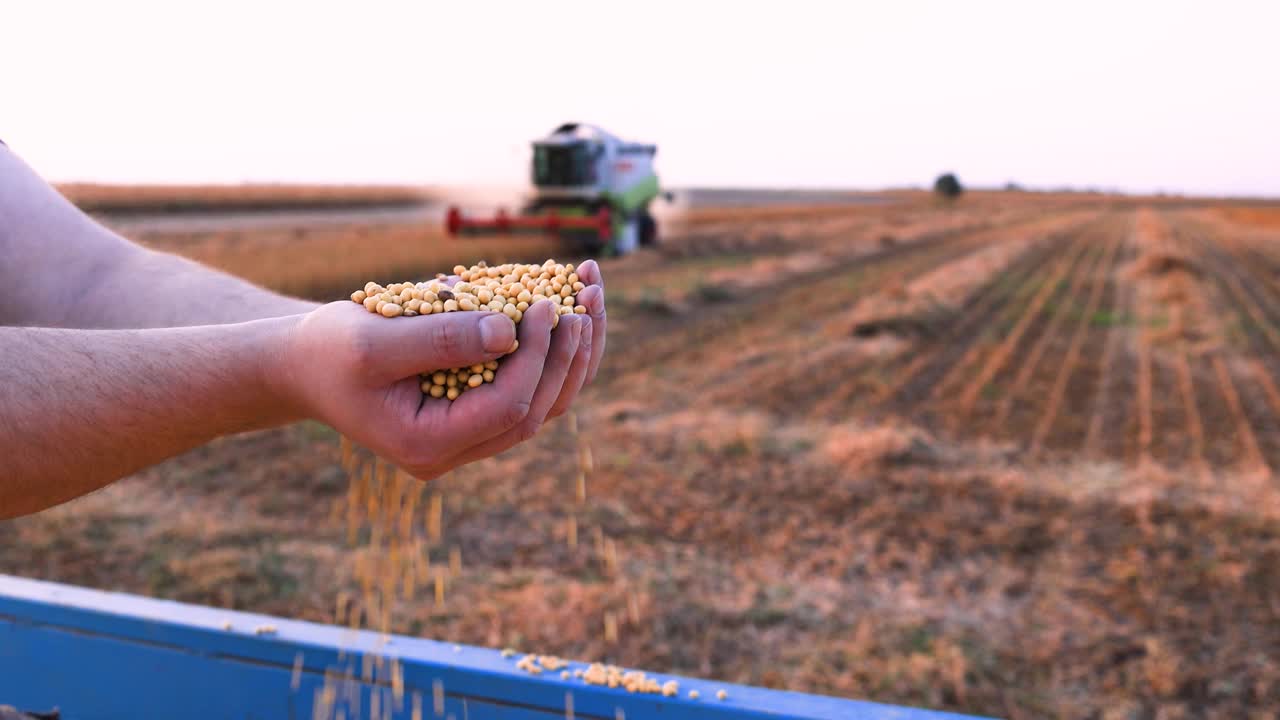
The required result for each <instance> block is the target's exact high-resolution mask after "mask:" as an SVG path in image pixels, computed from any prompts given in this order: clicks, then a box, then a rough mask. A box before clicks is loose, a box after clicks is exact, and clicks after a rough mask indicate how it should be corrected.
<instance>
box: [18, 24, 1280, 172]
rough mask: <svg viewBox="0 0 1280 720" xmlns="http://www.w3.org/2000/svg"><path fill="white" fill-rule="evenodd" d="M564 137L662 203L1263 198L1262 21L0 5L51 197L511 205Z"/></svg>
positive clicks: (1273, 168)
mask: <svg viewBox="0 0 1280 720" xmlns="http://www.w3.org/2000/svg"><path fill="white" fill-rule="evenodd" d="M568 120H576V121H583V122H594V123H597V124H600V125H602V126H604V127H605V128H606V129H609V130H611V131H613V132H615V133H616V134H619V135H622V136H623V137H626V138H629V139H634V140H641V141H646V142H654V143H657V145H658V147H659V152H658V156H657V163H658V168H659V172H660V174H661V176H662V178H663V180H664V182H666V183H668V184H671V185H674V186H689V185H721V186H723V185H731V186H764V187H780V186H781V187H854V188H875V187H884V186H900V185H906V184H915V185H923V184H928V183H929V182H931V181H932V179H933V177H934V176H935V175H937V174H938V173H939V172H942V171H945V170H954V171H956V172H957V173H958V174H959V175H960V177H961V179H962V180H964V181H965V182H966V183H968V184H974V185H982V184H1003V183H1004V182H1005V181H1007V180H1015V181H1018V182H1020V183H1022V184H1025V185H1029V186H1041V187H1045V186H1061V185H1073V186H1077V187H1081V186H1097V187H1106V188H1120V189H1125V190H1130V191H1151V190H1158V189H1162V190H1168V191H1181V192H1188V193H1207V194H1268V195H1280V3H1276V2H1266V1H1262V0H1260V1H1258V2H1251V3H1246V2H1212V3H1208V2H1205V3H1192V2H1136V1H1134V2H1124V1H1120V0H1114V1H1111V2H1082V1H1074V2H1070V3H1060V4H1057V6H1056V7H1051V6H1050V4H1049V3H1044V2H1027V1H1025V0H1024V1H1021V2H980V1H965V2H910V1H894V2H877V3H839V2H829V3H818V2H802V1H799V0H792V1H790V2H785V3H781V2H780V3H769V4H763V3H762V4H758V5H757V4H752V3H747V2H697V1H696V0H683V2H660V1H659V2H655V1H653V0H647V1H646V2H642V3H636V2H627V3H605V2H583V3H568V2H566V3H553V2H510V3H497V2H489V3H481V2H465V1H458V0H454V1H452V2H356V1H355V0H350V1H348V2H336V3H325V2H316V1H314V0H313V1H311V2H296V3H295V2H281V1H277V0H259V1H257V2H237V1H233V0H219V1H214V2H205V3H199V4H197V3H191V2H176V1H173V0H169V1H167V2H128V1H119V0H112V1H111V2H82V3H70V2H60V1H57V0H49V1H45V0H40V1H32V2H4V1H3V0H0V138H3V139H4V140H5V141H6V142H7V143H8V144H9V145H10V146H11V147H12V148H13V149H15V150H16V151H17V152H18V153H19V154H20V155H22V156H23V157H24V158H26V160H27V161H28V162H30V163H31V164H32V165H34V166H35V167H36V169H37V170H38V171H40V172H41V173H43V174H44V175H45V176H46V177H48V178H49V179H52V180H59V181H70V180H93V181H118V182H242V181H283V182H290V181H304V182H361V183H364V182H396V183H428V184H469V185H474V184H506V185H519V184H521V183H523V182H524V181H525V178H526V177H527V172H528V171H527V167H526V163H527V156H528V142H529V141H530V140H532V139H533V138H535V137H537V136H539V135H542V134H545V133H546V132H548V131H549V130H550V129H551V128H553V127H554V126H556V125H558V124H559V123H561V122H564V121H568Z"/></svg>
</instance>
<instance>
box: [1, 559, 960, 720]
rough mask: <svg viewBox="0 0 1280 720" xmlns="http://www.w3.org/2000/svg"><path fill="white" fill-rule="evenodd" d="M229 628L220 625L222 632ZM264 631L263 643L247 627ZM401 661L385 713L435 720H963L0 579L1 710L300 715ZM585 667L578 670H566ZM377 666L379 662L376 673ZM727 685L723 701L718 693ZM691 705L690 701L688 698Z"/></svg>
mask: <svg viewBox="0 0 1280 720" xmlns="http://www.w3.org/2000/svg"><path fill="white" fill-rule="evenodd" d="M224 623H230V624H231V629H230V630H226V629H224ZM262 625H271V626H274V628H275V632H274V633H272V634H269V635H258V634H255V633H254V630H255V628H258V627H259V626H262ZM299 653H301V655H302V670H301V672H300V674H299V685H298V688H297V690H294V689H292V688H291V683H292V680H293V674H294V673H293V668H294V662H295V658H296V657H297V656H298V654H299ZM365 653H369V654H370V655H377V656H381V657H386V658H391V657H395V658H398V662H399V664H400V666H401V667H402V669H403V683H404V697H403V699H402V702H401V704H400V706H399V707H398V708H397V709H396V711H395V712H394V713H392V714H389V715H385V716H387V717H395V718H410V717H411V711H412V698H413V696H414V695H415V694H417V695H418V696H419V697H420V698H421V699H422V707H423V717H424V718H435V717H442V716H437V715H436V714H435V713H434V707H433V706H434V693H435V691H434V688H435V687H436V686H437V685H439V686H440V687H441V688H442V690H443V696H444V699H445V710H444V716H447V715H448V714H450V713H452V714H454V716H455V720H472V718H476V719H477V720H481V719H483V718H513V719H515V720H546V719H547V718H564V717H565V707H566V694H571V695H572V698H573V705H574V711H575V717H576V718H591V719H593V720H596V719H598V720H615V718H616V717H617V713H618V711H621V712H622V713H623V714H624V715H625V717H626V718H628V720H644V719H646V718H662V719H663V720H687V719H692V718H723V719H725V720H727V719H729V718H734V719H738V718H744V719H747V718H758V719H764V718H798V719H800V718H803V719H808V720H826V719H834V718H840V719H841V720H946V719H948V718H950V719H953V720H954V719H959V718H961V717H962V716H959V715H953V714H949V713H937V712H930V711H925V710H916V709H911V708H903V707H895V706H890V705H881V704H876V703H867V702H860V701H854V700H843V699H839V698H831V697H823V696H817V695H806V694H802V693H791V692H782V691H776V690H766V689H763V688H754V687H747V686H742V685H733V684H728V683H716V682H709V681H705V680H695V679H690V678H682V677H675V676H668V675H657V676H656V677H657V678H658V679H659V680H660V681H665V680H667V679H674V680H677V681H678V682H679V684H680V690H681V694H680V696H679V697H675V698H664V697H658V696H653V695H632V694H629V693H627V692H625V691H624V690H619V689H609V688H603V687H598V686H589V685H586V684H584V683H583V682H582V681H581V680H577V679H572V678H571V679H569V680H561V679H560V677H559V675H558V674H555V673H544V674H543V675H541V676H537V677H535V676H531V675H529V674H527V673H525V672H523V671H520V670H517V669H516V668H515V667H514V665H515V663H514V661H513V660H512V659H505V658H502V657H501V655H500V653H498V652H497V651H494V650H488V649H484V648H476V647H467V646H457V645H451V644H447V643H440V642H436V641H432V640H423V639H419V638H409V637H404V636H391V637H389V638H387V637H382V636H379V635H378V634H376V633H370V632H364V631H359V632H357V631H351V630H348V629H344V628H339V627H333V626H328V625H318V624H314V623H304V622H297V621H291V620H283V619H279V618H272V617H268V616H262V615H254V614H250V613H240V612H232V611H224V610H218V609H215V608H208V607H201V606H193V605H183V604H180V603H173V602H168V601H161V600H153V599H150V598H142V597H137V596H131V595H124V594H118V593H104V592H100V591H96V590H89V589H85V588H75V587H71V586H66V585H58V584H54V583H44V582H38V581H32V580H24V579H19V578H12V577H7V576H3V575H0V703H8V704H13V705H19V706H23V707H29V708H33V709H39V708H42V707H43V708H48V707H53V706H55V705H56V706H59V707H61V708H62V710H63V711H64V713H65V717H66V718H67V720H99V719H101V720H113V719H114V718H147V717H179V716H180V717H186V718H196V719H203V718H209V719H210V720H221V719H222V718H228V719H230V718H237V719H240V720H247V719H251V718H311V717H312V712H313V704H314V703H315V701H316V699H317V698H318V697H319V695H318V692H320V691H321V689H322V688H324V687H325V686H326V677H325V672H326V671H330V672H331V673H333V674H334V676H335V677H341V676H342V675H343V674H344V669H345V668H347V667H350V668H352V671H353V673H354V674H355V675H356V676H357V677H359V676H360V675H361V674H362V670H363V667H362V666H363V664H364V663H365V660H364V654H365ZM569 667H570V669H572V668H575V667H584V666H583V665H582V664H580V663H574V664H572V665H570V666H569ZM384 669H385V666H384ZM386 676H387V673H386V672H381V673H376V674H375V679H377V680H382V681H383V683H384V684H383V685H382V686H379V685H376V684H371V683H366V682H356V681H351V682H346V683H344V682H341V681H340V680H339V681H337V682H335V681H334V678H331V679H330V680H329V681H328V683H327V684H328V685H329V686H330V687H339V688H343V689H344V692H350V694H351V697H352V699H353V700H354V698H355V697H356V696H358V698H359V699H358V700H355V702H356V703H358V707H359V708H360V712H358V713H352V712H348V715H347V717H348V718H352V720H354V718H353V715H354V716H358V717H368V711H369V709H370V705H371V703H372V702H373V698H372V695H373V694H374V693H377V694H378V695H379V704H380V705H381V706H382V707H383V708H385V707H386V703H388V702H390V701H391V689H390V688H389V687H388V686H386V684H385V683H386V681H385V679H384V678H385V677H386ZM722 688H723V689H725V690H726V691H727V692H728V694H729V696H728V698H727V699H726V700H724V701H719V700H716V699H715V694H716V691H717V690H720V689H722ZM693 689H696V690H698V691H699V692H700V693H701V696H702V697H701V698H700V699H699V700H690V699H688V697H687V693H688V691H689V690H693Z"/></svg>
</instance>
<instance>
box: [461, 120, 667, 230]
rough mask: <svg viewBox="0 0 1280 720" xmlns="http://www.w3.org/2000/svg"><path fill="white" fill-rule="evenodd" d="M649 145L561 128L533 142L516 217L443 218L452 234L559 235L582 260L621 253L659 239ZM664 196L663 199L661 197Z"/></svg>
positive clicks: (576, 126) (577, 127)
mask: <svg viewBox="0 0 1280 720" xmlns="http://www.w3.org/2000/svg"><path fill="white" fill-rule="evenodd" d="M657 152H658V148H657V146H656V145H644V144H641V143H632V142H624V141H623V140H620V139H618V138H617V137H615V136H613V135H610V134H609V133H607V132H605V131H604V130H601V129H600V128H598V127H595V126H594V125H584V124H580V123H565V124H564V125H561V126H560V127H558V128H556V129H555V130H554V131H553V132H552V133H551V134H550V135H548V136H547V137H545V138H543V139H541V140H537V141H535V142H534V143H533V168H532V176H533V188H534V195H533V197H532V198H531V199H529V200H528V201H527V202H526V203H525V205H524V209H523V210H522V211H521V212H520V214H518V215H515V216H511V215H509V214H507V212H506V211H505V210H499V211H498V212H497V214H496V215H495V216H493V217H491V218H477V217H468V216H466V215H464V214H463V212H462V210H461V209H460V208H458V207H457V206H454V207H451V208H449V212H448V214H447V215H446V216H445V230H446V231H447V232H448V233H449V235H451V236H456V235H488V234H495V233H497V234H506V233H524V234H531V235H552V236H557V237H560V238H561V239H563V240H565V241H566V242H567V243H568V244H570V245H571V246H572V247H573V249H574V250H575V251H578V252H580V253H582V254H584V255H599V254H606V255H627V254H629V253H632V252H635V250H636V248H638V247H643V246H647V245H652V244H654V243H656V242H657V239H658V225H657V223H656V222H655V221H654V219H653V214H652V213H651V212H650V211H649V205H650V203H652V202H653V201H654V199H656V198H657V197H658V196H659V195H660V194H661V193H660V192H659V190H658V176H657V175H656V174H655V173H654V171H653V156H654V155H655V154H656V153H657ZM667 197H668V199H670V196H669V195H668V196H667Z"/></svg>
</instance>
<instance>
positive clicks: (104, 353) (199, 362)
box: [0, 318, 296, 518]
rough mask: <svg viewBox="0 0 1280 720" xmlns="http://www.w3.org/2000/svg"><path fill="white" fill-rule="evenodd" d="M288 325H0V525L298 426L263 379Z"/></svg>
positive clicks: (278, 322) (271, 322)
mask: <svg viewBox="0 0 1280 720" xmlns="http://www.w3.org/2000/svg"><path fill="white" fill-rule="evenodd" d="M289 322H291V320H290V319H288V318H285V319H273V320H260V321H256V322H252V323H244V324H236V325H211V326H204V327H190V328H167V329H158V330H62V329H52V328H6V327H0V388H3V390H2V391H0V458H3V460H0V518H6V517H14V516H17V515H22V514H25V513H29V512H34V511H36V510H40V509H43V508H46V507H49V506H52V505H56V504H58V503H61V502H65V501H66V500H70V499H72V498H74V497H77V496H79V495H83V494H85V493H87V492H90V491H92V490H95V489H97V488H99V487H102V486H103V485H106V484H107V483H109V482H111V481H112V480H115V479H116V478H119V477H123V476H124V475H127V474H129V473H131V472H133V471H135V470H138V469H140V468H143V467H146V466H147V465H150V464H153V463H156V462H159V461H160V460H163V459H164V458H167V457H169V456H171V455H175V454H178V453H180V452H183V451H185V450H188V449H190V448H193V447H195V446H197V445H200V444H202V443H204V442H206V441H208V440H210V439H212V438H214V437H217V436H218V435H222V434H225V433H232V432H238V431H242V430H250V429H254V428H262V427H268V426H271V425H275V424H279V423H283V422H286V421H288V420H290V419H293V417H294V412H295V411H294V410H292V409H290V408H288V407H287V406H285V404H284V403H281V402H280V394H279V392H278V391H277V390H276V389H275V388H276V387H277V385H276V383H274V382H272V378H271V377H270V375H269V374H270V372H271V370H272V364H273V363H275V362H277V360H278V358H277V357H273V355H272V353H271V352H270V351H269V349H270V348H272V347H279V342H278V341H276V340H274V339H273V338H278V337H280V336H281V333H282V332H283V330H284V328H285V327H286V325H287V324H288V323H289ZM292 322H296V321H292Z"/></svg>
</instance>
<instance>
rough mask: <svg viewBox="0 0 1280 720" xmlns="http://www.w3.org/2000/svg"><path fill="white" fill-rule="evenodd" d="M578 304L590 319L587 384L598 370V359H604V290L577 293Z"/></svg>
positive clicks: (606, 323)
mask: <svg viewBox="0 0 1280 720" xmlns="http://www.w3.org/2000/svg"><path fill="white" fill-rule="evenodd" d="M578 302H579V303H581V304H582V305H583V306H585V307H586V308H587V315H588V316H589V317H590V318H591V359H590V360H589V361H588V363H587V382H591V381H592V380H594V379H595V377H596V373H597V372H599V370H600V359H601V358H602V357H604V344H605V339H606V337H607V336H606V329H607V327H608V323H609V320H608V318H607V317H605V309H604V290H603V289H602V288H601V287H600V286H599V285H591V286H589V287H587V288H584V289H583V291H582V292H580V293H578Z"/></svg>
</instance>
